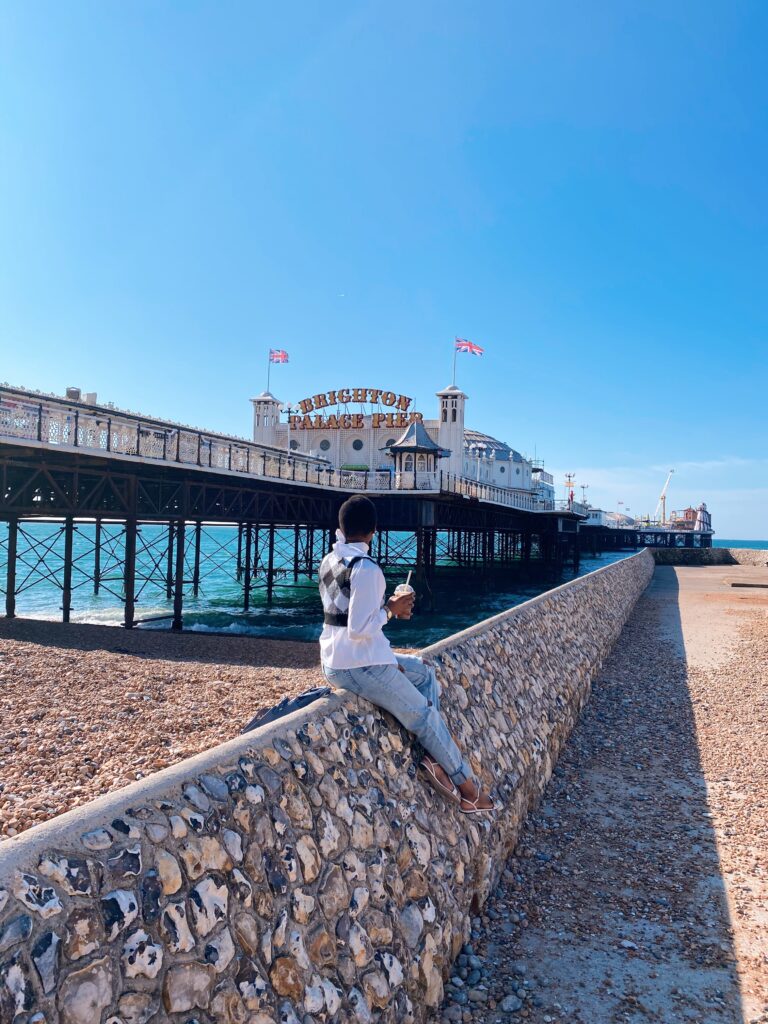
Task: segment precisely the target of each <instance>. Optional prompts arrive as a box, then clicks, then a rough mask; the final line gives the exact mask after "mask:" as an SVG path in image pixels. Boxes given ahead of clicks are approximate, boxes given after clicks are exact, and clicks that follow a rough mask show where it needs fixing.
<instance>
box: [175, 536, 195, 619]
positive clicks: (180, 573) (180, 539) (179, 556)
mask: <svg viewBox="0 0 768 1024" xmlns="http://www.w3.org/2000/svg"><path fill="white" fill-rule="evenodd" d="M198 525H199V524H198ZM175 532H176V572H175V574H174V580H173V623H172V624H171V629H173V630H174V631H175V632H176V633H180V632H181V629H182V605H183V603H184V520H183V519H181V520H179V522H178V523H176V531H175Z"/></svg>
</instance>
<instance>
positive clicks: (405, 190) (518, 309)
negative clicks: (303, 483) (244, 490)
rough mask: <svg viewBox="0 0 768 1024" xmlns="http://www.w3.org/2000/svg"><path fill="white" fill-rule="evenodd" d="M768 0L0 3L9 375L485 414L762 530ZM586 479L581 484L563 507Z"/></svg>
mask: <svg viewBox="0 0 768 1024" xmlns="http://www.w3.org/2000/svg"><path fill="white" fill-rule="evenodd" d="M766 40H768V5H766V4H765V3H764V2H762V0H760V2H742V3H738V4H723V3H704V4H702V3H701V2H695V3H694V2H691V3H686V2H675V3H669V2H666V0H665V2H642V3H640V2H637V3H631V2H626V3H618V4H612V3H606V2H602V0H601V2H599V3H598V2H589V0H585V2H580V3H578V4H575V3H571V2H566V0H563V2H559V3H548V2H536V3H524V4H523V3H513V2H509V0H506V2H498V3H496V2H485V3H483V4H480V5H478V4H470V3H456V2H454V0H448V2H440V3H437V2H428V0H420V2H418V3H416V4H414V3H403V2H399V0H394V2H393V0H387V2H386V3H385V2H379V3H359V4H350V3H344V2H335V3H332V4H328V3H293V4H266V3H265V4H257V3H253V2H247V3H232V2H217V3H214V2H210V3H199V2H186V3H183V4H182V3H159V2H156V0H152V2H137V0H133V2H131V3H123V2H119V3H118V2H109V0H94V2H92V3H83V2H78V0H68V2H67V3H60V2H58V0H56V2H51V3H46V2H43V0H37V2H34V3H28V2H27V0H19V2H15V0H5V2H4V3H2V5H1V6H0V379H5V380H8V381H9V382H12V383H15V384H23V385H26V386H28V387H34V388H41V389H44V390H54V391H57V392H60V391H61V390H62V389H63V388H64V387H65V386H67V385H72V384H75V385H78V386H81V387H82V388H83V389H84V390H95V391H98V393H99V396H100V398H103V399H104V400H113V401H115V402H116V403H118V404H121V405H125V406H128V407H130V408H133V409H140V410H142V411H146V412H148V413H153V414H156V415H164V416H167V417H174V418H175V417H179V418H181V419H182V420H183V421H185V422H191V423H196V424H199V425H203V426H207V427H210V428H216V429H220V430H227V431H233V432H236V433H240V434H245V433H247V432H248V431H249V428H250V405H249V403H248V398H249V397H250V396H251V395H252V394H254V393H255V392H257V391H259V390H261V389H262V388H263V386H264V383H265V380H264V378H265V370H264V364H265V355H266V351H267V349H268V348H269V346H270V345H271V346H274V347H278V346H279V347H284V348H286V349H287V350H288V351H289V353H290V358H291V362H290V364H289V365H288V366H286V367H278V368H277V369H276V371H275V373H274V375H273V390H274V391H275V392H276V393H277V394H278V395H279V397H281V398H284V399H290V400H293V401H295V400H297V399H299V398H301V397H303V396H304V395H305V394H307V393H313V392H316V391H322V390H326V389H329V388H335V387H339V386H346V385H358V386H372V387H382V386H383V387H391V388H393V389H394V390H400V391H403V392H405V393H407V394H412V395H414V396H415V397H416V399H417V405H418V406H419V407H420V408H421V409H422V410H423V411H424V412H425V413H426V414H427V415H431V414H433V411H434V406H435V400H434V398H433V397H432V396H433V393H434V391H435V390H436V389H438V388H439V387H442V386H444V385H445V384H446V383H447V382H448V380H449V375H450V362H451V347H452V339H453V337H454V335H457V334H458V335H461V336H463V337H467V338H470V339H473V340H475V341H477V342H478V343H480V344H481V345H483V346H485V348H486V355H485V356H484V357H483V358H482V359H476V358H472V357H468V356H463V357H460V366H459V370H460V373H459V383H460V384H462V385H463V386H464V387H465V389H466V390H467V392H468V393H469V394H470V399H471V401H470V405H469V410H470V414H469V422H470V423H471V425H473V426H475V427H478V428H479V429H483V430H486V431H488V432H490V433H493V434H496V435H498V436H501V437H503V438H504V439H505V440H507V441H509V442H510V443H511V444H512V445H514V446H515V447H516V448H518V449H520V450H522V451H524V452H528V453H531V454H533V451H534V447H535V449H536V451H537V453H538V455H539V456H543V457H544V458H545V459H546V462H547V465H548V466H549V467H550V468H552V469H553V470H554V471H555V472H556V473H557V475H558V480H560V478H561V476H562V473H563V472H565V471H566V470H572V471H575V472H576V474H577V483H588V484H589V485H590V490H589V492H588V496H589V498H590V499H591V500H592V501H593V503H595V504H599V505H603V506H604V507H608V508H615V507H616V502H617V501H618V500H623V501H625V502H626V503H627V504H628V505H630V507H631V509H632V511H633V512H643V511H646V510H650V511H652V510H653V508H654V506H655V503H656V497H657V495H658V491H659V490H660V487H661V484H662V483H663V479H664V475H665V471H666V469H667V468H668V467H672V466H674V467H675V468H676V469H677V474H676V477H675V479H674V483H673V487H672V489H671V492H670V501H671V504H672V506H673V507H677V506H680V505H683V504H685V503H688V502H698V501H700V500H702V499H704V500H707V501H708V502H709V504H710V507H711V509H712V511H713V516H714V525H715V528H716V530H717V531H718V534H719V535H720V536H722V537H743V538H757V537H768V516H767V515H766V508H767V507H768V446H767V445H766V441H767V440H768V427H767V426H766V404H767V403H768V387H767V385H768V374H767V373H766V366H767V363H768V360H767V359H766V336H767V334H768V302H767V301H766V269H767V267H768V261H767V258H766V251H767V246H768V235H767V234H766V227H768V120H767V119H766V110H768V71H766V68H767V67H768V65H767V64H766V60H765V47H766ZM559 493H561V492H559Z"/></svg>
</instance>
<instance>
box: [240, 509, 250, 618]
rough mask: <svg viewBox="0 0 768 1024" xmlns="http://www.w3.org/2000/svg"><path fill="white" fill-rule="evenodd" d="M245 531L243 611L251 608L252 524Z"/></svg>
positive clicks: (246, 526)
mask: <svg viewBox="0 0 768 1024" xmlns="http://www.w3.org/2000/svg"><path fill="white" fill-rule="evenodd" d="M242 529H244V530H245V565H244V572H243V611H246V612H247V611H248V609H249V608H250V607H251V524H250V523H246V524H245V525H244V526H243V527H242Z"/></svg>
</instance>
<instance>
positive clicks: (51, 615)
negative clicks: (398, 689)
mask: <svg viewBox="0 0 768 1024" xmlns="http://www.w3.org/2000/svg"><path fill="white" fill-rule="evenodd" d="M3 526H4V524H0V528H2V527H3ZM277 534H278V536H277V539H276V558H275V567H276V568H277V570H278V573H279V577H278V579H277V581H276V583H275V587H274V592H273V600H272V604H271V605H270V604H268V603H267V598H266V590H265V586H264V578H263V573H262V575H261V576H260V577H257V579H256V582H255V585H254V588H253V592H252V596H251V607H250V609H249V610H248V611H244V610H243V584H242V581H238V579H237V572H236V565H237V530H236V528H234V527H224V526H207V527H205V528H204V529H203V532H202V538H201V545H200V547H201V562H200V592H199V595H198V596H197V597H194V596H193V594H192V587H191V579H192V572H193V559H194V552H193V548H192V544H191V539H192V530H191V529H189V528H188V530H187V545H186V549H185V581H186V585H185V588H184V613H183V623H184V629H190V630H195V631H200V632H215V633H230V634H243V635H247V636H263V637H270V638H274V639H283V640H304V641H314V640H317V638H318V636H319V634H320V629H321V628H322V606H321V604H320V598H319V594H318V590H317V581H316V580H315V579H310V578H307V577H301V576H300V577H299V580H298V581H297V582H294V580H293V573H292V571H291V570H290V569H289V567H290V565H291V561H290V559H291V557H292V553H293V531H292V530H291V531H288V530H285V531H277ZM94 539H95V529H94V526H93V524H92V523H78V524H77V529H76V532H75V535H74V541H73V569H72V608H71V621H72V622H83V623H97V624H101V625H115V626H119V625H120V623H121V622H122V618H123V608H124V606H123V600H122V558H123V551H124V533H123V529H122V527H121V526H120V525H119V524H117V523H115V524H112V525H108V524H105V526H104V527H103V530H102V545H101V577H102V581H103V582H102V585H101V589H100V593H99V594H94V592H93V589H94V587H93V565H94ZM4 540H5V537H4V536H2V537H0V542H2V541H4ZM390 540H391V543H392V544H395V543H398V535H390ZM399 543H400V544H401V545H405V547H404V550H403V551H401V555H403V556H404V557H405V558H406V559H407V558H408V552H409V549H408V543H409V541H408V539H407V537H406V535H403V537H401V538H399ZM412 554H413V555H414V556H415V550H414V551H413V552H412ZM627 554H628V552H618V553H615V552H611V553H606V554H605V555H604V556H602V557H598V558H584V559H582V561H581V564H580V566H579V568H578V570H577V571H576V572H574V570H573V569H572V568H566V569H565V570H563V571H562V572H560V573H555V572H553V571H552V570H549V571H547V572H544V573H539V575H538V577H537V578H533V577H532V576H530V575H529V576H528V578H526V579H524V578H522V574H521V573H520V572H519V571H515V569H512V570H510V571H503V572H502V571H500V570H496V571H495V572H494V573H493V574H491V575H489V576H488V577H487V578H486V580H484V581H483V580H481V579H479V577H478V576H477V575H473V574H470V573H467V572H460V571H458V570H456V569H455V568H451V567H450V566H449V567H445V568H440V569H438V570H437V572H436V573H435V576H434V578H433V581H432V593H431V594H427V593H426V592H424V590H423V589H422V592H421V593H420V592H419V585H418V583H417V601H416V612H415V614H414V617H413V619H411V620H410V621H409V622H403V621H398V622H393V623H392V624H391V625H390V626H389V627H388V629H387V633H388V635H389V637H390V639H391V640H392V642H393V643H394V644H396V645H398V646H405V647H408V646H419V647H421V646H424V645H426V644H428V643H433V642H434V641H436V640H439V639H441V638H442V637H444V636H448V635H450V634H451V633H455V632H457V631H459V630H461V629H465V628H467V627H468V626H471V625H473V624H474V623H476V622H478V621H480V620H481V619H485V618H488V617H489V616H491V615H495V614H497V613H498V612H501V611H504V610H505V609H507V608H511V607H513V606H514V605H517V604H520V603H521V602H523V601H526V600H528V598H531V597H535V596H536V595H537V594H541V593H543V592H545V591H546V590H549V589H551V588H552V587H553V586H557V585H558V584H560V583H564V582H566V581H567V580H569V579H573V578H574V576H575V575H578V576H582V575H584V574H585V573H588V572H591V571H592V570H594V569H598V568H600V567H601V566H603V565H607V564H608V563H610V562H612V561H616V560H617V559H619V558H625V557H627ZM4 556H5V550H4V545H2V544H1V543H0V581H4V580H5V565H4V564H2V559H3V558H4ZM263 557H264V552H263V551H262V552H261V554H260V564H262V566H263V562H262V559H263ZM414 560H415V559H414ZM63 564H64V531H63V528H62V525H61V524H60V523H55V522H37V523H29V522H27V523H24V524H21V525H20V530H19V539H18V561H17V573H16V585H17V591H18V594H17V598H16V614H17V615H18V616H20V617H23V616H27V617H31V618H39V619H50V620H54V621H55V620H60V619H61V603H62V590H61V583H62V575H63ZM167 568H168V566H167V527H160V526H146V525H145V526H142V527H141V528H140V539H139V545H138V551H137V568H136V619H137V620H139V621H140V620H152V621H145V622H144V623H143V624H141V625H140V626H139V628H141V629H168V628H170V615H171V612H172V607H173V601H172V600H169V599H168V597H167V595H166V573H167ZM385 575H386V577H387V588H388V591H389V592H391V591H392V590H393V589H394V587H395V586H396V585H397V584H398V583H402V582H403V581H404V580H405V577H406V576H407V567H405V568H397V569H387V570H385ZM413 582H416V581H415V580H414V581H413ZM430 597H431V602H430V601H429V600H428V598H430ZM430 603H431V605H432V609H433V610H430V611H427V606H428V604H430ZM158 617H160V618H158Z"/></svg>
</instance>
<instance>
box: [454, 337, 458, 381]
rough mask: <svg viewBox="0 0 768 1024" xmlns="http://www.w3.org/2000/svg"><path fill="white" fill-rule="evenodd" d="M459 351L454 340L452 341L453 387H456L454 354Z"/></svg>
mask: <svg viewBox="0 0 768 1024" xmlns="http://www.w3.org/2000/svg"><path fill="white" fill-rule="evenodd" d="M458 351H459V348H458V345H457V344H456V339H455V338H454V341H453V386H454V387H456V353H457V352H458Z"/></svg>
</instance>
